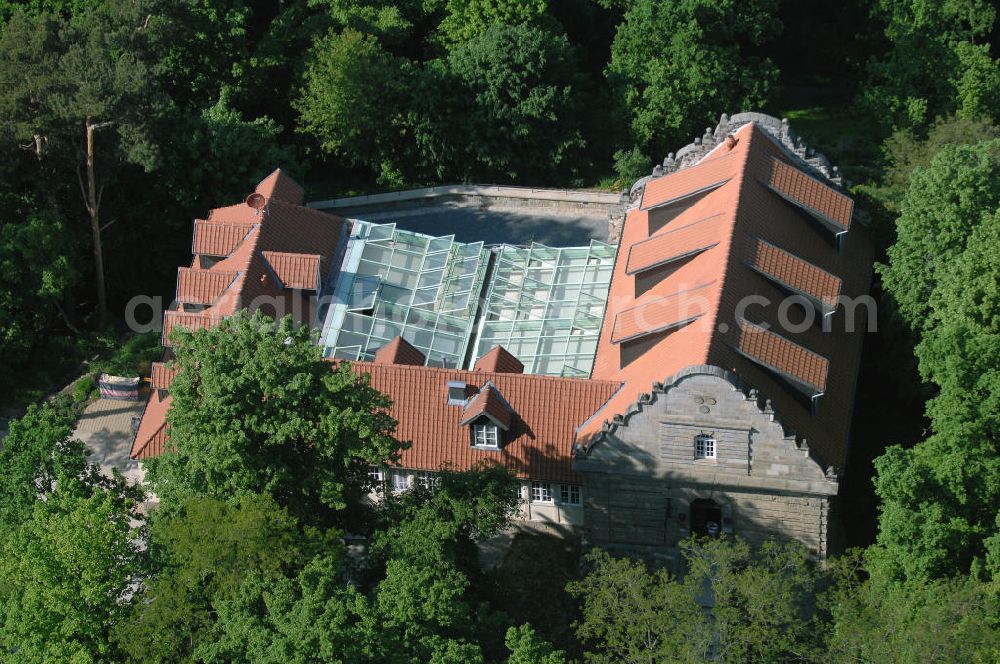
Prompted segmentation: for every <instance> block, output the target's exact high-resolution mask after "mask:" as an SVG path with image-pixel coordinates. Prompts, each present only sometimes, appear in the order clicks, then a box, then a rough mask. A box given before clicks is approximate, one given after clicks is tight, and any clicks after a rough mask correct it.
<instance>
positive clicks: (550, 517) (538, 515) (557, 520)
mask: <svg viewBox="0 0 1000 664" xmlns="http://www.w3.org/2000/svg"><path fill="white" fill-rule="evenodd" d="M424 472H425V471H418V470H413V469H407V468H387V469H384V470H383V471H382V479H381V480H380V481H381V482H382V486H383V487H384V488H383V489H382V491H393V490H396V489H394V488H393V487H394V486H395V483H394V476H403V477H405V478H406V481H407V482H408V485H409V486H414V485H415V484H416V483H417V481H418V473H424ZM429 475H431V476H433V475H435V473H433V472H430V473H429ZM531 484H532V481H531V480H521V482H520V487H519V495H520V505H519V507H518V511H517V513H516V514H515V515H514V518H515V519H519V520H523V521H537V522H540V523H551V524H557V525H560V526H563V527H568V528H572V529H577V528H580V527H582V526H583V518H584V507H583V502H584V501H585V499H586V495H585V494H582V495H581V501H580V504H578V505H574V504H569V503H566V502H563V500H562V498H561V491H560V487H561V485H560V484H559V483H557V482H546V484H548V485H549V487H550V491H551V496H552V501H551V502H547V503H546V502H537V501H533V500H532V499H531V495H532V494H531ZM382 495H383V494H382V492H381V491H376V492H372V493H369V494H368V496H367V499H368V501H370V502H372V503H377V502H378V501H380V500H381V499H382Z"/></svg>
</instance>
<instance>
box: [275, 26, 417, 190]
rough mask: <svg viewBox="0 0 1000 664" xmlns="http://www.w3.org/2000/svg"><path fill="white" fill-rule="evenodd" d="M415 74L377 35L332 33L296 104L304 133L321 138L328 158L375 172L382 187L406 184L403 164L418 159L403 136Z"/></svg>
mask: <svg viewBox="0 0 1000 664" xmlns="http://www.w3.org/2000/svg"><path fill="white" fill-rule="evenodd" d="M412 71H413V70H412V68H411V66H410V65H409V63H408V61H406V60H404V59H402V58H398V57H396V56H393V55H392V54H390V53H389V52H387V51H386V50H385V49H384V48H383V47H382V46H381V45H380V44H379V42H378V40H377V39H376V38H375V37H373V36H371V35H365V34H363V33H361V32H358V31H356V30H354V29H346V30H343V31H340V32H337V31H331V32H330V33H329V34H327V35H326V37H324V38H323V39H321V40H319V41H317V42H316V45H315V46H314V47H313V50H312V57H311V58H310V60H309V62H308V64H307V65H306V70H305V74H304V77H303V85H302V89H301V92H300V94H299V97H298V98H297V99H296V100H295V102H294V105H295V108H296V109H297V110H298V112H299V127H298V130H299V131H300V132H303V133H306V134H309V135H311V136H313V137H315V138H316V140H317V141H318V142H319V144H320V147H321V148H322V149H323V151H324V152H327V153H329V154H331V155H333V156H336V157H337V158H339V159H343V160H345V161H346V162H348V163H350V164H353V165H356V166H368V167H370V168H371V169H372V171H373V172H374V173H375V174H376V175H378V177H379V178H380V180H381V181H382V182H386V183H392V182H400V181H401V180H400V178H401V177H402V175H401V169H402V165H401V162H402V161H404V160H405V157H406V155H407V154H412V147H410V148H406V147H404V146H406V145H407V143H406V142H404V141H401V140H400V136H399V126H400V123H401V122H402V120H401V117H402V115H403V114H404V113H405V110H406V109H407V108H408V107H409V99H408V96H407V92H406V83H407V80H408V79H409V78H410V77H411V75H412Z"/></svg>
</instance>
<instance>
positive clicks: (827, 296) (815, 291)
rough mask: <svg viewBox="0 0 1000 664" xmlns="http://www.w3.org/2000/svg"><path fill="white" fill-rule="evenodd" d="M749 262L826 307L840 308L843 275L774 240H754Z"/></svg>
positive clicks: (749, 264) (750, 245) (767, 274)
mask: <svg viewBox="0 0 1000 664" xmlns="http://www.w3.org/2000/svg"><path fill="white" fill-rule="evenodd" d="M747 265H748V266H749V267H750V268H751V269H753V270H756V271H758V272H760V273H761V274H763V275H764V276H766V277H769V278H771V279H773V280H775V281H776V282H778V283H779V284H781V285H782V286H784V287H786V288H788V289H790V290H792V291H795V292H796V293H800V294H802V295H805V296H806V297H809V298H811V299H813V300H815V301H817V302H818V303H820V304H821V305H822V306H823V309H824V311H832V310H833V309H836V308H837V298H838V297H839V296H840V287H841V284H842V282H841V280H840V278H839V277H837V276H835V275H832V274H830V273H829V272H827V271H826V270H824V269H822V268H819V267H816V266H815V265H813V264H812V263H810V262H808V261H805V260H802V259H801V258H799V257H798V256H796V255H795V254H791V253H789V252H787V251H785V250H783V249H779V248H778V247H776V246H774V245H773V244H771V243H770V242H765V241H764V240H761V239H760V238H753V239H752V240H750V241H749V242H748V250H747Z"/></svg>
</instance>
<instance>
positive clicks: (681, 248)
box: [625, 214, 725, 275]
mask: <svg viewBox="0 0 1000 664" xmlns="http://www.w3.org/2000/svg"><path fill="white" fill-rule="evenodd" d="M724 224H725V219H724V218H723V217H722V215H719V214H713V215H711V216H709V217H706V218H705V219H699V220H698V221H695V222H692V223H690V224H686V225H684V226H680V227H677V226H676V224H671V225H670V226H669V227H668V230H666V231H663V232H661V233H657V234H656V235H654V236H653V237H651V238H649V239H648V240H643V241H642V242H637V243H635V244H633V245H632V246H631V247H629V250H628V264H627V266H626V268H625V273H626V274H630V275H632V274H636V273H638V272H643V271H645V270H649V269H651V268H654V267H659V266H661V265H666V264H667V263H672V262H674V261H677V260H680V259H682V258H687V257H689V256H693V255H695V254H697V253H699V252H702V251H705V250H706V249H710V248H712V247H714V246H715V245H717V244H719V238H720V236H721V235H722V233H723V230H722V227H723V226H724Z"/></svg>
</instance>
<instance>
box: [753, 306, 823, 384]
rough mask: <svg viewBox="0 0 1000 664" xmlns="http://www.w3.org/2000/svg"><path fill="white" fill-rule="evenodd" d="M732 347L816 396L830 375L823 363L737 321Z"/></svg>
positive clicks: (785, 341)
mask: <svg viewBox="0 0 1000 664" xmlns="http://www.w3.org/2000/svg"><path fill="white" fill-rule="evenodd" d="M734 346H735V347H736V349H737V350H738V351H739V352H740V353H742V354H743V355H746V356H747V357H749V358H750V359H751V360H753V361H754V362H757V363H758V364H760V365H763V366H765V367H767V368H768V369H771V370H772V371H777V372H778V373H780V374H783V375H785V376H788V377H791V378H793V379H794V380H796V381H798V382H800V383H803V384H805V385H808V386H810V387H813V388H815V389H816V391H817V392H823V391H824V390H826V376H827V374H828V373H829V371H830V363H829V362H828V361H827V359H826V358H825V357H822V356H820V355H817V354H816V353H814V352H812V351H810V350H809V349H807V348H803V347H802V346H800V345H798V344H796V343H794V342H792V341H789V340H788V339H785V338H784V337H782V336H781V335H779V334H775V333H774V332H772V331H770V330H765V329H764V328H763V327H761V326H760V325H754V324H753V323H751V322H749V321H746V320H741V321H739V327H738V330H737V333H736V339H735V342H734Z"/></svg>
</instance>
